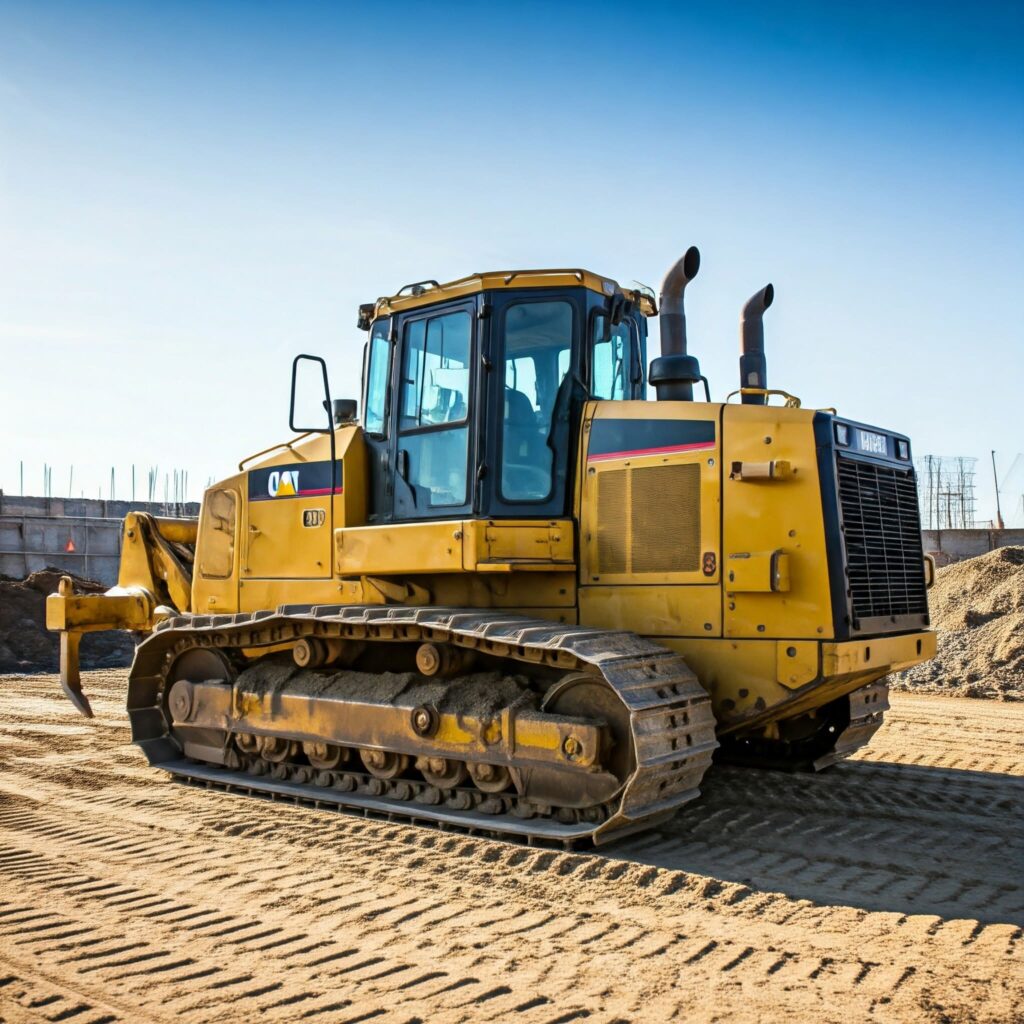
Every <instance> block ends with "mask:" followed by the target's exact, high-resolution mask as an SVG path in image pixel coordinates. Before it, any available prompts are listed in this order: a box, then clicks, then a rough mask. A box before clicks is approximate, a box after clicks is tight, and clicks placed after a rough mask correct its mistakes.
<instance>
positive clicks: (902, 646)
mask: <svg viewBox="0 0 1024 1024" xmlns="http://www.w3.org/2000/svg"><path fill="white" fill-rule="evenodd" d="M935 639H936V634H935V633H934V632H921V633H911V634H909V635H904V636H890V637H875V638H874V639H872V640H847V641H846V642H844V643H838V644H829V643H827V644H823V645H822V652H821V660H822V672H823V673H824V674H825V675H826V676H840V675H848V674H849V673H852V672H867V671H871V670H873V669H874V670H878V669H884V670H885V671H886V672H899V671H900V670H901V669H904V668H907V667H909V666H910V665H915V664H917V663H918V662H919V661H925V660H927V659H929V658H934V657H935Z"/></svg>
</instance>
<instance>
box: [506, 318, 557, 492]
mask: <svg viewBox="0 0 1024 1024" xmlns="http://www.w3.org/2000/svg"><path fill="white" fill-rule="evenodd" d="M572 331H573V308H572V305H571V304H570V303H569V302H565V301H562V300H557V301H548V302H517V303H513V304H512V305H510V306H509V307H508V309H507V310H506V312H505V317H504V352H503V363H504V366H503V377H504V401H503V409H502V429H501V472H500V477H499V490H500V494H501V497H502V499H503V500H504V501H506V502H540V501H546V500H547V499H548V498H550V496H551V492H552V488H553V486H554V475H553V472H552V470H553V464H552V458H553V452H552V450H551V448H550V446H549V445H548V438H549V437H550V435H551V429H552V421H553V416H554V411H555V401H556V399H557V397H558V391H559V387H560V386H561V384H562V381H563V379H564V378H565V375H566V373H567V372H568V370H569V365H570V362H571V356H572Z"/></svg>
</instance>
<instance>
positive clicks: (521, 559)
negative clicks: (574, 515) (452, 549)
mask: <svg viewBox="0 0 1024 1024" xmlns="http://www.w3.org/2000/svg"><path fill="white" fill-rule="evenodd" d="M462 526H463V536H464V547H463V551H464V555H463V568H465V569H467V570H470V571H472V570H477V571H486V570H487V564H486V563H499V564H502V565H503V567H505V568H508V569H513V568H522V569H526V570H529V569H530V568H537V569H546V568H549V567H550V569H551V570H553V571H562V572H564V571H565V568H566V566H567V565H572V564H573V535H574V531H573V523H572V520H571V519H550V520H546V521H540V522H538V521H536V520H529V519H527V520H522V521H517V520H501V521H497V522H496V521H494V520H487V519H469V520H466V521H465V522H464V523H463V524H462ZM517 563H522V564H521V565H520V564H517Z"/></svg>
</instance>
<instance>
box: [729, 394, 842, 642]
mask: <svg viewBox="0 0 1024 1024" xmlns="http://www.w3.org/2000/svg"><path fill="white" fill-rule="evenodd" d="M813 420H814V412H813V410H806V409H787V408H784V407H780V406H757V405H728V406H726V407H725V409H724V411H723V426H722V442H723V450H722V455H723V462H724V464H725V465H726V466H727V467H728V466H732V465H734V464H735V463H743V464H752V463H763V462H766V461H773V460H774V461H776V463H778V462H780V461H781V462H788V463H789V466H790V471H789V473H788V474H787V475H785V476H784V477H780V478H760V479H759V478H754V479H748V478H742V479H741V478H735V479H729V478H727V479H726V480H725V481H724V482H723V486H722V502H723V505H722V518H723V523H724V537H723V552H722V553H723V559H724V561H725V563H726V565H727V566H729V567H731V566H732V564H733V559H732V558H731V556H733V555H743V554H746V555H751V554H754V553H757V552H770V551H781V552H784V553H785V554H786V555H787V556H788V561H789V569H790V587H789V590H788V591H786V592H781V593H780V592H768V591H766V592H761V593H730V594H727V597H726V606H725V635H726V636H728V637H757V636H759V635H761V636H764V637H766V638H770V637H777V638H797V639H799V638H808V639H809V638H815V639H827V638H828V637H830V636H831V635H832V632H831V631H832V602H831V594H830V591H829V575H828V559H827V555H826V550H825V529H824V524H823V520H822V510H821V491H820V487H819V483H818V465H817V450H816V447H815V442H814V429H813ZM726 589H728V585H726Z"/></svg>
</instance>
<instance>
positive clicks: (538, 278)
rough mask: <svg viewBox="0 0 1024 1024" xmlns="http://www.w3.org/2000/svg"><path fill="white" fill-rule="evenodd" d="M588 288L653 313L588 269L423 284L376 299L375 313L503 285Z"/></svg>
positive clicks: (648, 304) (637, 296) (645, 302)
mask: <svg viewBox="0 0 1024 1024" xmlns="http://www.w3.org/2000/svg"><path fill="white" fill-rule="evenodd" d="M573 287H576V288H578V287H583V288H588V289H589V290H590V291H592V292H597V293H598V294H599V295H603V296H605V297H607V296H609V295H614V294H619V295H625V296H627V297H629V298H630V299H634V300H635V301H636V302H637V304H638V307H639V309H640V312H641V313H643V315H644V316H653V315H654V311H655V309H654V302H653V301H652V300H651V298H650V296H648V295H645V294H644V293H642V292H635V291H632V290H627V289H625V288H622V287H620V285H619V284H618V283H617V282H616V281H613V280H612V279H611V278H610V277H601V276H600V275H599V274H594V273H592V272H591V271H589V270H577V269H573V268H571V269H562V270H492V271H488V272H487V273H483V274H471V275H470V276H469V277H462V278H459V279H458V280H456V281H448V282H447V283H445V284H439V285H436V286H434V287H430V286H428V287H426V288H424V290H423V291H422V292H421V293H420V294H418V295H413V294H408V295H392V296H390V297H386V298H382V299H378V300H377V303H376V307H375V308H374V316H375V317H379V316H389V315H391V314H392V313H400V312H403V311H405V310H409V309H418V308H419V307H421V306H430V305H433V304H434V303H436V302H446V301H448V300H450V299H458V298H465V297H467V296H470V295H476V294H478V293H479V292H482V291H496V290H504V289H506V288H514V289H520V288H573Z"/></svg>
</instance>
